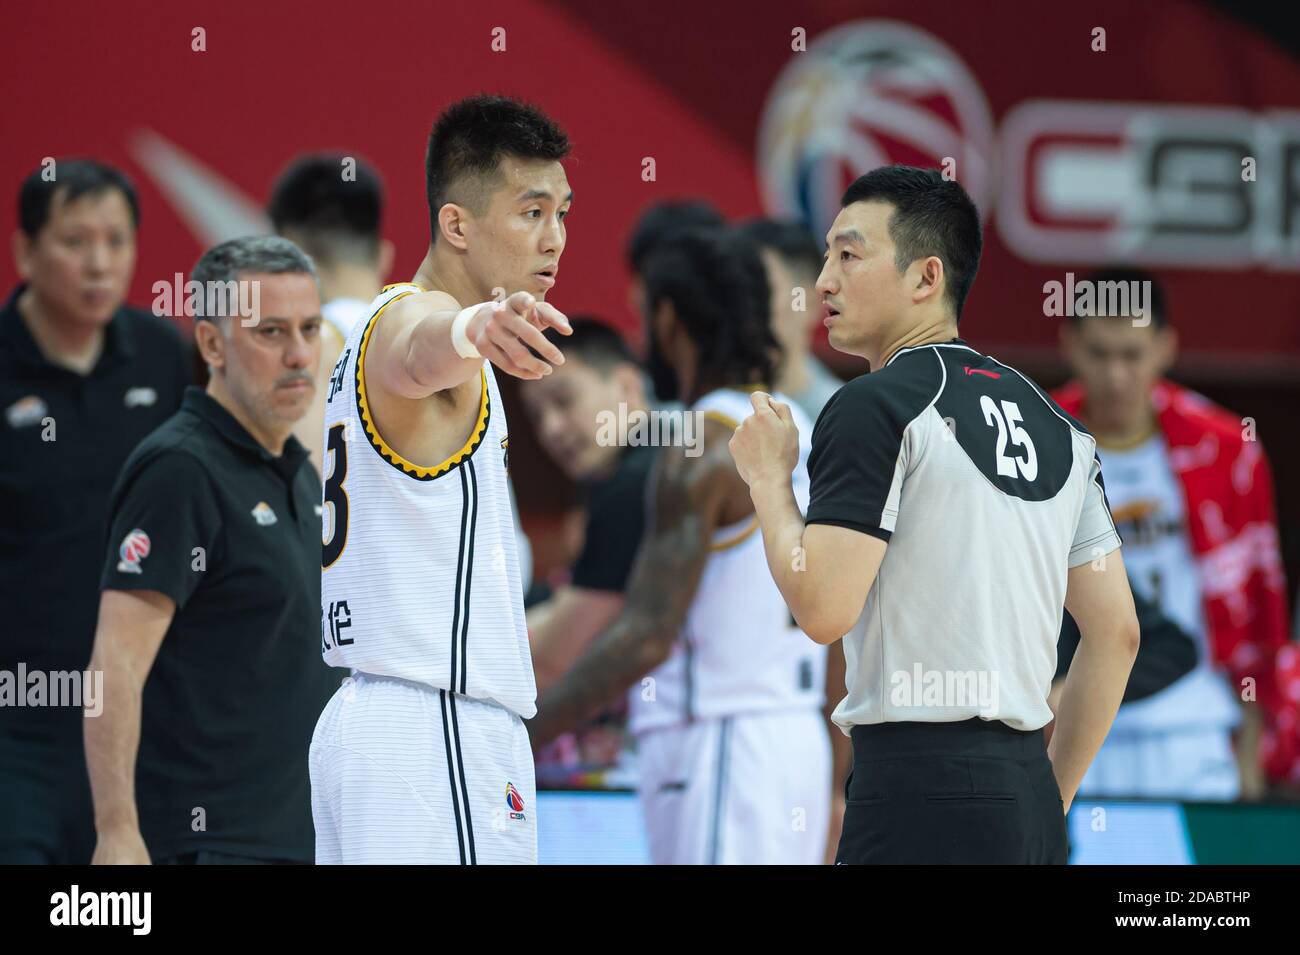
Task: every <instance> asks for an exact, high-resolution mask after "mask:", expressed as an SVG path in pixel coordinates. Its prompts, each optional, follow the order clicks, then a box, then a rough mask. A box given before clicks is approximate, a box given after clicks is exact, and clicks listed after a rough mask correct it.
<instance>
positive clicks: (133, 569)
mask: <svg viewBox="0 0 1300 955" xmlns="http://www.w3.org/2000/svg"><path fill="white" fill-rule="evenodd" d="M150 546H151V545H150V543H149V535H148V534H146V533H145V532H144V531H142V530H140V528H138V527H137V528H135V529H133V530H132V531H131V532H130V533H128V534H127V535H126V537H124V538H122V545H121V546H120V547H118V549H117V556H118V557H119V558H120V560H119V561H118V564H117V569H118V570H119V571H120V572H122V573H124V574H138V573H140V561H142V560H144V559H145V558H146V557H148V556H149V550H150Z"/></svg>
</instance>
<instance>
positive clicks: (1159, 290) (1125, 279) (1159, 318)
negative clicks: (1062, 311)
mask: <svg viewBox="0 0 1300 955" xmlns="http://www.w3.org/2000/svg"><path fill="white" fill-rule="evenodd" d="M1087 280H1088V281H1090V282H1092V283H1093V288H1094V289H1096V291H1097V294H1096V295H1095V296H1094V300H1095V301H1097V302H1098V303H1100V302H1102V301H1108V302H1109V301H1114V299H1113V298H1112V297H1110V296H1107V297H1106V298H1104V299H1103V298H1102V294H1101V293H1102V291H1103V286H1111V287H1114V286H1115V285H1117V284H1120V283H1122V284H1123V285H1124V286H1125V288H1126V289H1131V288H1133V287H1134V285H1133V284H1132V283H1139V284H1140V283H1142V282H1150V283H1151V284H1150V285H1149V286H1147V287H1148V288H1149V289H1150V290H1151V300H1150V301H1149V302H1147V310H1148V311H1150V313H1151V327H1152V328H1165V327H1166V326H1167V325H1168V324H1169V314H1168V313H1167V312H1166V311H1165V289H1164V285H1163V284H1162V283H1161V282H1160V280H1159V279H1158V278H1156V277H1155V276H1154V275H1152V274H1151V273H1150V272H1148V271H1146V270H1145V269H1134V268H1128V267H1127V266H1120V265H1113V266H1107V267H1106V268H1102V269H1098V270H1097V271H1096V272H1093V273H1092V274H1091V275H1089V276H1088V277H1087ZM1124 301H1125V302H1128V303H1132V299H1130V298H1129V297H1128V295H1127V293H1126V294H1125V295H1124ZM1133 311H1134V310H1133V309H1132V308H1131V307H1130V308H1127V309H1123V310H1122V313H1121V314H1117V315H1107V314H1104V313H1103V314H1101V315H1100V316H1099V317H1102V318H1136V317H1137V316H1136V315H1134V314H1132V313H1133ZM1088 317H1089V316H1087V315H1082V314H1080V312H1079V310H1078V309H1077V308H1073V309H1071V310H1070V322H1071V324H1073V325H1075V326H1076V327H1077V326H1079V325H1081V324H1083V320H1084V319H1085V318H1088Z"/></svg>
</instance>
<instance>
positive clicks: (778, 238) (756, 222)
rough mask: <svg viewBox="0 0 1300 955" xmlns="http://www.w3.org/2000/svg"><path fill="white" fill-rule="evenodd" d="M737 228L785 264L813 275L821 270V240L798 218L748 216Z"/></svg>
mask: <svg viewBox="0 0 1300 955" xmlns="http://www.w3.org/2000/svg"><path fill="white" fill-rule="evenodd" d="M737 228H738V229H739V230H740V232H741V234H742V235H745V236H748V237H749V239H750V240H751V241H752V242H753V243H754V244H755V245H757V246H758V247H759V248H760V249H766V250H768V251H769V252H773V253H775V254H776V255H777V256H778V257H779V258H780V259H781V261H783V262H784V263H785V264H786V265H787V266H789V267H791V268H793V269H798V270H800V271H804V272H812V273H813V274H814V275H817V274H819V273H820V272H821V270H822V262H823V258H822V244H821V243H820V242H818V241H817V238H816V236H814V235H813V234H812V232H810V231H809V229H808V227H807V226H806V225H804V224H803V223H802V222H796V221H794V220H793V219H749V220H747V221H745V222H742V223H740V225H739V226H737Z"/></svg>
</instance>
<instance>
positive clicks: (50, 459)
mask: <svg viewBox="0 0 1300 955" xmlns="http://www.w3.org/2000/svg"><path fill="white" fill-rule="evenodd" d="M17 205H18V228H17V229H16V230H15V232H14V236H13V249H14V260H15V263H16V265H17V270H18V274H19V276H20V277H21V281H20V282H19V284H18V285H17V287H16V288H14V289H13V291H12V292H11V293H10V294H9V297H8V299H7V300H6V301H5V303H4V305H3V307H2V308H0V409H2V410H3V413H4V418H3V420H0V513H2V514H3V516H2V517H0V606H3V607H5V615H6V633H5V636H4V638H3V639H2V640H0V671H3V672H5V673H8V674H13V675H14V678H15V679H16V678H17V676H18V674H19V673H20V670H19V667H20V666H23V667H25V668H26V670H27V671H28V672H29V673H31V674H36V673H38V672H41V673H47V674H52V673H76V672H78V671H81V670H83V669H84V668H85V666H86V664H87V663H88V662H89V660H90V651H91V645H92V643H93V641H94V635H95V614H96V612H97V609H98V606H99V571H100V561H101V557H102V553H103V545H104V521H105V519H106V517H107V514H108V500H109V493H110V492H111V491H112V488H113V482H114V480H115V479H116V478H117V474H118V471H119V470H121V467H122V463H123V462H124V461H125V460H126V458H127V455H128V454H130V452H131V449H132V448H134V447H135V446H136V444H137V443H139V441H140V440H141V439H142V438H143V437H144V436H145V435H147V434H148V433H149V432H150V431H152V430H153V429H154V428H156V427H157V426H158V425H160V424H161V423H162V422H163V421H165V420H166V419H167V418H168V417H170V416H171V414H172V412H174V411H175V410H176V408H177V407H178V406H179V405H180V401H181V393H182V391H184V389H185V386H186V384H188V383H189V355H188V350H187V349H186V347H185V346H184V344H183V343H182V341H181V337H180V335H179V334H178V333H177V330H176V328H175V326H174V325H172V323H171V322H170V321H167V320H166V319H163V318H158V317H155V316H154V315H151V314H149V313H148V312H145V311H141V310H139V309H135V308H132V307H130V306H129V305H127V304H126V303H125V299H126V295H127V289H128V288H129V287H130V284H131V277H132V274H133V272H134V271H135V262H136V239H137V230H138V228H139V224H140V207H139V203H138V201H137V199H136V192H135V188H134V186H133V185H132V184H131V182H130V181H129V180H128V179H127V178H126V176H124V175H123V174H122V173H121V172H120V171H118V170H117V169H115V168H113V167H112V166H108V165H105V164H104V163H100V162H96V161H94V160H88V159H60V160H58V161H56V162H53V163H52V164H51V165H48V166H43V167H42V168H40V169H38V170H36V171H35V172H33V173H31V174H30V175H29V176H28V177H27V178H26V179H25V180H24V181H23V183H22V186H21V188H20V190H19V193H18V203H17ZM20 689H21V691H22V692H25V691H26V687H25V686H24V687H21V688H20ZM81 702H82V701H73V702H72V703H71V704H70V705H64V706H48V705H47V706H16V705H5V706H0V864H5V863H63V864H84V863H87V862H89V861H90V856H91V853H92V852H93V850H94V840H95V830H94V824H93V814H92V809H91V801H90V786H89V782H88V780H87V777H86V760H85V751H84V747H83V744H82V734H81V712H80V710H81V706H80V704H81ZM101 702H102V701H101Z"/></svg>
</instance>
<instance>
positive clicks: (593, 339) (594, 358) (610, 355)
mask: <svg viewBox="0 0 1300 955" xmlns="http://www.w3.org/2000/svg"><path fill="white" fill-rule="evenodd" d="M569 325H570V326H571V327H572V328H573V334H572V335H566V336H565V337H564V338H563V339H561V340H560V347H561V348H562V349H563V350H564V354H565V357H572V356H574V355H576V356H577V357H578V358H581V359H582V360H583V361H585V362H586V363H587V364H589V365H591V366H592V367H594V368H596V369H597V370H598V371H600V372H602V373H604V372H608V371H609V370H610V369H612V368H613V367H614V366H615V365H619V364H623V363H625V362H626V363H627V364H631V365H635V364H636V359H635V358H633V357H632V351H631V349H629V348H628V347H627V342H626V341H625V340H624V339H623V336H622V335H620V334H619V332H618V329H616V328H614V326H613V325H611V324H609V322H606V321H604V320H603V319H599V318H596V317H595V316H593V315H574V316H572V317H570V319H569Z"/></svg>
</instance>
